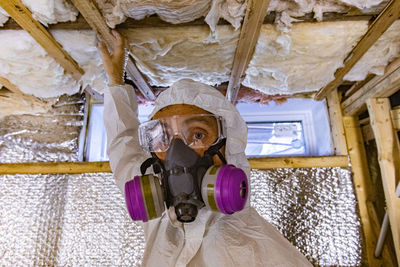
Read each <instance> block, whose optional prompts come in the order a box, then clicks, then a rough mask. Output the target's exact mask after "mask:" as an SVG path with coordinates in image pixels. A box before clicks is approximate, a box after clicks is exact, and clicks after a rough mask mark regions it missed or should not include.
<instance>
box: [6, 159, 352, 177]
mask: <svg viewBox="0 0 400 267" xmlns="http://www.w3.org/2000/svg"><path fill="white" fill-rule="evenodd" d="M249 163H250V166H251V168H254V169H274V168H313V167H347V166H348V165H349V161H348V159H347V157H345V156H334V157H287V158H271V157H266V158H250V159H249ZM95 172H111V169H110V165H109V163H108V162H35V163H0V174H48V173H69V174H72V173H73V174H77V173H95Z"/></svg>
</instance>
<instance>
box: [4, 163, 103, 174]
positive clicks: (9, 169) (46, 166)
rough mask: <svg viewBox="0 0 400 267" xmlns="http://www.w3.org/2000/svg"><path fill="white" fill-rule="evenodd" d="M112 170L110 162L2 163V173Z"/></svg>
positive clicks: (70, 172)
mask: <svg viewBox="0 0 400 267" xmlns="http://www.w3.org/2000/svg"><path fill="white" fill-rule="evenodd" d="M97 172H111V168H110V165H109V163H108V162H34V163H0V174H57V173H66V174H79V173H97Z"/></svg>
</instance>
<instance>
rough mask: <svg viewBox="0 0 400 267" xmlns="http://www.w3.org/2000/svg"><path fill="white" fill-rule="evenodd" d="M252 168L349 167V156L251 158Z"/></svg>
mask: <svg viewBox="0 0 400 267" xmlns="http://www.w3.org/2000/svg"><path fill="white" fill-rule="evenodd" d="M249 163H250V167H251V168H252V169H261V170H266V169H276V168H325V167H348V166H349V160H348V157H347V156H328V157H263V158H249Z"/></svg>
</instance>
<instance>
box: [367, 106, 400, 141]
mask: <svg viewBox="0 0 400 267" xmlns="http://www.w3.org/2000/svg"><path fill="white" fill-rule="evenodd" d="M390 113H391V115H392V124H393V127H394V130H395V131H400V109H393V110H392V111H391V112H390ZM367 119H368V124H366V125H364V126H362V127H361V128H362V132H363V136H364V141H365V142H368V141H370V140H374V139H375V135H374V132H373V130H372V126H371V124H370V122H369V118H367Z"/></svg>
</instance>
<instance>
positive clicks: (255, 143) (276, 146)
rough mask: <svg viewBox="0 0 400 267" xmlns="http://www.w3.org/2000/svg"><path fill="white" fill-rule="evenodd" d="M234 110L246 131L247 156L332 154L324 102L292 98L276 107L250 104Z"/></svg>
mask: <svg viewBox="0 0 400 267" xmlns="http://www.w3.org/2000/svg"><path fill="white" fill-rule="evenodd" d="M236 107H237V108H238V110H239V112H240V114H241V115H242V117H243V119H244V120H245V121H246V123H247V126H248V129H249V131H248V140H247V141H248V145H247V147H246V155H247V156H289V155H293V156H296V155H297V156H300V155H302V156H323V155H331V154H332V142H331V136H330V126H329V117H328V111H327V108H326V104H325V102H324V101H315V100H313V99H305V98H292V99H288V100H287V101H286V102H284V103H280V104H277V103H275V102H271V103H270V104H268V105H262V104H258V103H250V104H238V105H237V106H236ZM261 143H263V144H261Z"/></svg>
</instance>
